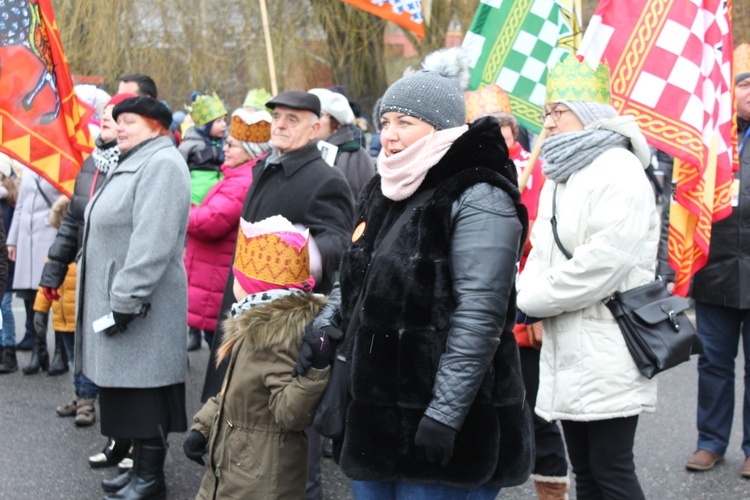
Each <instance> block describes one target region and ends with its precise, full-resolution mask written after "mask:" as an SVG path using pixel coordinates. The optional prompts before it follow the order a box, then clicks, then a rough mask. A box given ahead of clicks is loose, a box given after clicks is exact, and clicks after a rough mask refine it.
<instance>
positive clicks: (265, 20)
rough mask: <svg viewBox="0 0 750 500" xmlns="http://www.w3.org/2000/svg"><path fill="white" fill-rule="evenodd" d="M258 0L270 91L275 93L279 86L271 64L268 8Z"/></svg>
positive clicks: (264, 1) (271, 53) (264, 2)
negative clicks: (269, 77) (269, 78)
mask: <svg viewBox="0 0 750 500" xmlns="http://www.w3.org/2000/svg"><path fill="white" fill-rule="evenodd" d="M259 1H260V17H261V19H262V21H263V35H264V36H265V39H266V56H267V57H268V72H269V74H270V75H271V93H272V94H273V95H276V94H278V93H279V88H278V86H277V85H276V66H274V64H273V47H272V46H271V30H270V29H269V28H268V9H267V8H266V0H259Z"/></svg>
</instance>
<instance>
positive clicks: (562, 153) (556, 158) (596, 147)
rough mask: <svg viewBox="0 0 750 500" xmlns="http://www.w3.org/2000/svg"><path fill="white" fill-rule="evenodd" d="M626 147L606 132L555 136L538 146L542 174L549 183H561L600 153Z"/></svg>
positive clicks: (623, 139)
mask: <svg viewBox="0 0 750 500" xmlns="http://www.w3.org/2000/svg"><path fill="white" fill-rule="evenodd" d="M629 146H630V140H629V139H628V138H627V137H625V136H624V135H621V134H618V133H617V132H612V131H610V130H582V131H578V132H568V133H565V134H560V135H556V136H553V137H550V138H548V139H547V140H545V141H544V142H543V143H542V156H544V160H545V163H544V165H543V166H542V171H543V172H544V175H546V176H547V177H548V178H549V179H552V180H553V181H554V182H558V183H562V182H565V181H567V180H568V177H570V176H571V175H572V174H573V173H574V172H577V171H578V170H580V169H581V168H583V167H585V166H586V165H588V164H590V163H591V162H592V161H594V160H595V159H596V158H597V157H598V156H599V155H600V154H602V153H603V152H605V151H607V150H609V149H612V148H615V147H621V148H625V149H629Z"/></svg>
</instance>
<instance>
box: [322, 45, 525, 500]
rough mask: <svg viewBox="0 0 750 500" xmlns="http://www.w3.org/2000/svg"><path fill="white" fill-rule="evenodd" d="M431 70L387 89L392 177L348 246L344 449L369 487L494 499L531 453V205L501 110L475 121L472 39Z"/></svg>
mask: <svg viewBox="0 0 750 500" xmlns="http://www.w3.org/2000/svg"><path fill="white" fill-rule="evenodd" d="M423 68H424V70H423V71H419V72H417V73H415V74H413V75H410V76H408V77H404V78H402V79H401V80H399V81H397V82H396V83H394V84H393V85H392V86H391V87H390V88H389V89H388V90H387V91H386V93H385V95H384V97H383V103H382V105H381V108H380V123H381V126H382V133H381V142H382V145H383V152H382V153H381V156H380V157H379V159H378V174H379V175H378V176H376V177H375V178H374V179H373V180H372V181H371V182H370V183H369V184H368V185H367V186H366V187H365V188H364V190H363V191H362V193H361V195H360V199H359V203H358V208H357V211H356V214H355V225H356V229H355V231H354V233H353V235H352V244H351V246H350V247H349V250H348V251H347V252H346V253H345V254H344V257H343V259H342V265H341V281H340V283H341V299H342V300H341V304H340V306H341V307H340V312H341V316H342V319H343V321H342V324H341V326H342V328H343V329H344V330H345V331H347V329H348V331H347V335H348V336H353V339H352V341H351V342H350V344H349V351H348V352H347V353H346V356H347V359H348V360H349V363H350V369H349V388H350V393H351V401H350V403H349V404H348V408H347V412H346V424H345V429H344V436H343V440H342V441H340V442H334V455H335V457H336V458H337V460H338V461H339V463H340V465H341V469H342V470H343V471H344V473H345V474H346V475H347V476H348V477H349V478H350V479H351V480H352V487H353V490H354V494H355V497H356V498H366V499H370V498H379V499H389V498H393V499H406V498H428V497H429V498H467V495H471V498H478V499H494V498H495V497H496V496H497V493H498V491H499V489H500V487H501V486H511V485H516V484H521V483H523V482H525V481H526V480H527V479H528V477H529V473H530V470H531V465H532V461H533V452H532V449H533V443H532V433H533V431H532V426H531V413H530V408H529V406H528V405H524V401H523V395H524V390H523V382H522V380H521V374H520V366H519V361H518V348H517V346H516V343H515V338H514V336H513V332H512V330H513V326H514V324H515V292H514V279H515V274H516V262H517V261H518V258H519V256H520V254H521V249H522V242H523V241H524V233H525V232H526V227H527V217H526V212H525V210H524V208H523V206H521V205H520V194H519V191H518V187H517V181H516V178H515V167H514V165H513V163H512V162H511V161H510V160H509V158H508V151H507V148H506V147H505V144H504V142H503V139H502V136H501V135H500V129H499V127H498V125H497V121H495V120H493V119H491V118H487V119H483V120H480V121H478V122H475V123H472V124H471V125H469V126H466V125H464V120H465V116H466V110H465V106H464V101H463V93H462V88H461V84H460V81H461V80H464V79H465V80H466V81H467V80H468V76H467V62H466V57H465V55H464V54H463V52H462V51H461V49H449V50H447V51H440V52H437V53H434V54H432V55H430V56H428V58H427V60H426V61H425V64H424V65H423ZM433 190H434V191H433ZM414 199H416V200H420V201H419V202H416V201H414ZM411 204H415V206H410V205H411ZM404 210H409V211H410V212H408V213H411V215H410V216H409V217H408V221H407V222H405V224H404V225H403V226H401V227H400V228H397V229H396V230H397V231H398V232H397V233H396V237H395V240H394V241H393V243H392V244H391V245H390V247H388V248H386V249H382V251H381V249H378V246H379V245H380V243H381V241H382V240H383V239H384V238H385V236H386V234H387V233H389V230H390V229H391V228H392V227H393V226H394V224H395V222H396V221H397V220H398V219H399V218H400V215H401V214H402V213H403V212H404ZM412 211H413V213H412ZM333 300H335V294H334V295H333V298H332V299H331V301H333ZM358 301H361V304H360V303H358ZM334 317H335V316H334ZM322 320H323V318H319V319H318V320H316V325H315V326H325V325H324V324H322V323H323V321H322ZM352 324H354V325H355V326H354V327H353V328H352V327H351V326H350V325H352Z"/></svg>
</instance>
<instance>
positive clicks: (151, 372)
mask: <svg viewBox="0 0 750 500" xmlns="http://www.w3.org/2000/svg"><path fill="white" fill-rule="evenodd" d="M112 116H113V118H114V119H115V120H116V121H117V145H118V147H119V148H120V151H121V155H120V161H119V163H118V165H117V166H116V167H115V168H114V169H113V170H112V171H111V172H110V173H109V174H108V175H107V180H106V182H105V184H104V186H102V187H101V188H100V189H99V191H98V192H97V193H96V194H95V195H94V197H93V198H92V200H91V201H90V202H89V204H88V206H87V207H86V215H85V217H86V225H85V228H84V239H83V253H82V257H81V260H80V263H79V267H78V290H79V293H78V300H79V304H78V324H77V328H76V346H75V349H76V353H75V364H76V371H81V370H82V371H83V373H85V374H86V375H87V376H88V377H89V378H90V379H91V380H93V381H94V383H96V384H97V385H98V386H99V409H100V412H101V431H102V434H103V435H105V436H112V437H114V438H115V439H131V440H133V448H134V463H133V468H132V469H131V471H129V472H126V473H124V474H122V475H121V476H118V477H117V478H115V479H114V480H111V481H105V482H104V483H103V487H104V488H105V490H107V491H113V493H112V494H111V495H109V496H107V497H106V498H107V499H123V498H127V499H131V500H132V499H136V498H162V497H163V496H165V495H166V484H165V481H164V469H163V468H164V459H165V457H166V446H167V443H166V441H165V440H166V437H167V435H168V434H169V433H170V432H184V431H185V430H187V415H186V411H185V378H186V369H187V351H186V350H185V331H186V330H187V279H186V276H185V266H184V264H183V250H184V244H185V234H186V230H187V222H188V213H189V210H190V178H189V174H188V169H187V165H186V164H185V160H183V158H182V156H181V155H180V153H179V152H178V151H177V149H176V148H175V147H174V146H173V144H172V140H171V139H170V137H169V126H170V124H171V122H172V115H171V113H170V112H169V109H168V108H167V107H166V106H165V105H164V104H162V103H161V102H159V101H157V100H156V99H153V98H150V97H143V96H141V97H134V98H130V99H126V100H124V101H123V102H121V103H120V104H118V105H117V106H115V108H114V110H113V112H112ZM147 313H148V314H147ZM102 318H104V319H102Z"/></svg>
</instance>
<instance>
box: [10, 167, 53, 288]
mask: <svg viewBox="0 0 750 500" xmlns="http://www.w3.org/2000/svg"><path fill="white" fill-rule="evenodd" d="M60 196H61V195H60V193H59V192H58V191H57V190H56V189H55V188H54V186H52V184H50V183H49V182H47V181H45V180H44V179H43V178H42V177H41V176H40V175H39V174H37V173H36V172H34V171H33V170H31V169H28V168H24V173H23V178H22V179H21V187H20V189H19V191H18V201H16V209H15V214H14V216H13V223H12V224H11V225H10V228H9V229H8V238H7V243H8V246H15V247H16V265H15V271H14V273H13V289H14V290H35V291H36V289H37V288H39V281H40V279H41V277H42V269H43V268H44V262H45V261H46V260H47V251H48V250H49V248H50V246H52V243H53V242H54V241H55V236H56V235H57V229H55V228H54V227H52V226H50V223H49V212H50V209H51V208H52V204H53V203H54V202H55V201H56V200H57V199H58V198H59V197H60Z"/></svg>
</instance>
